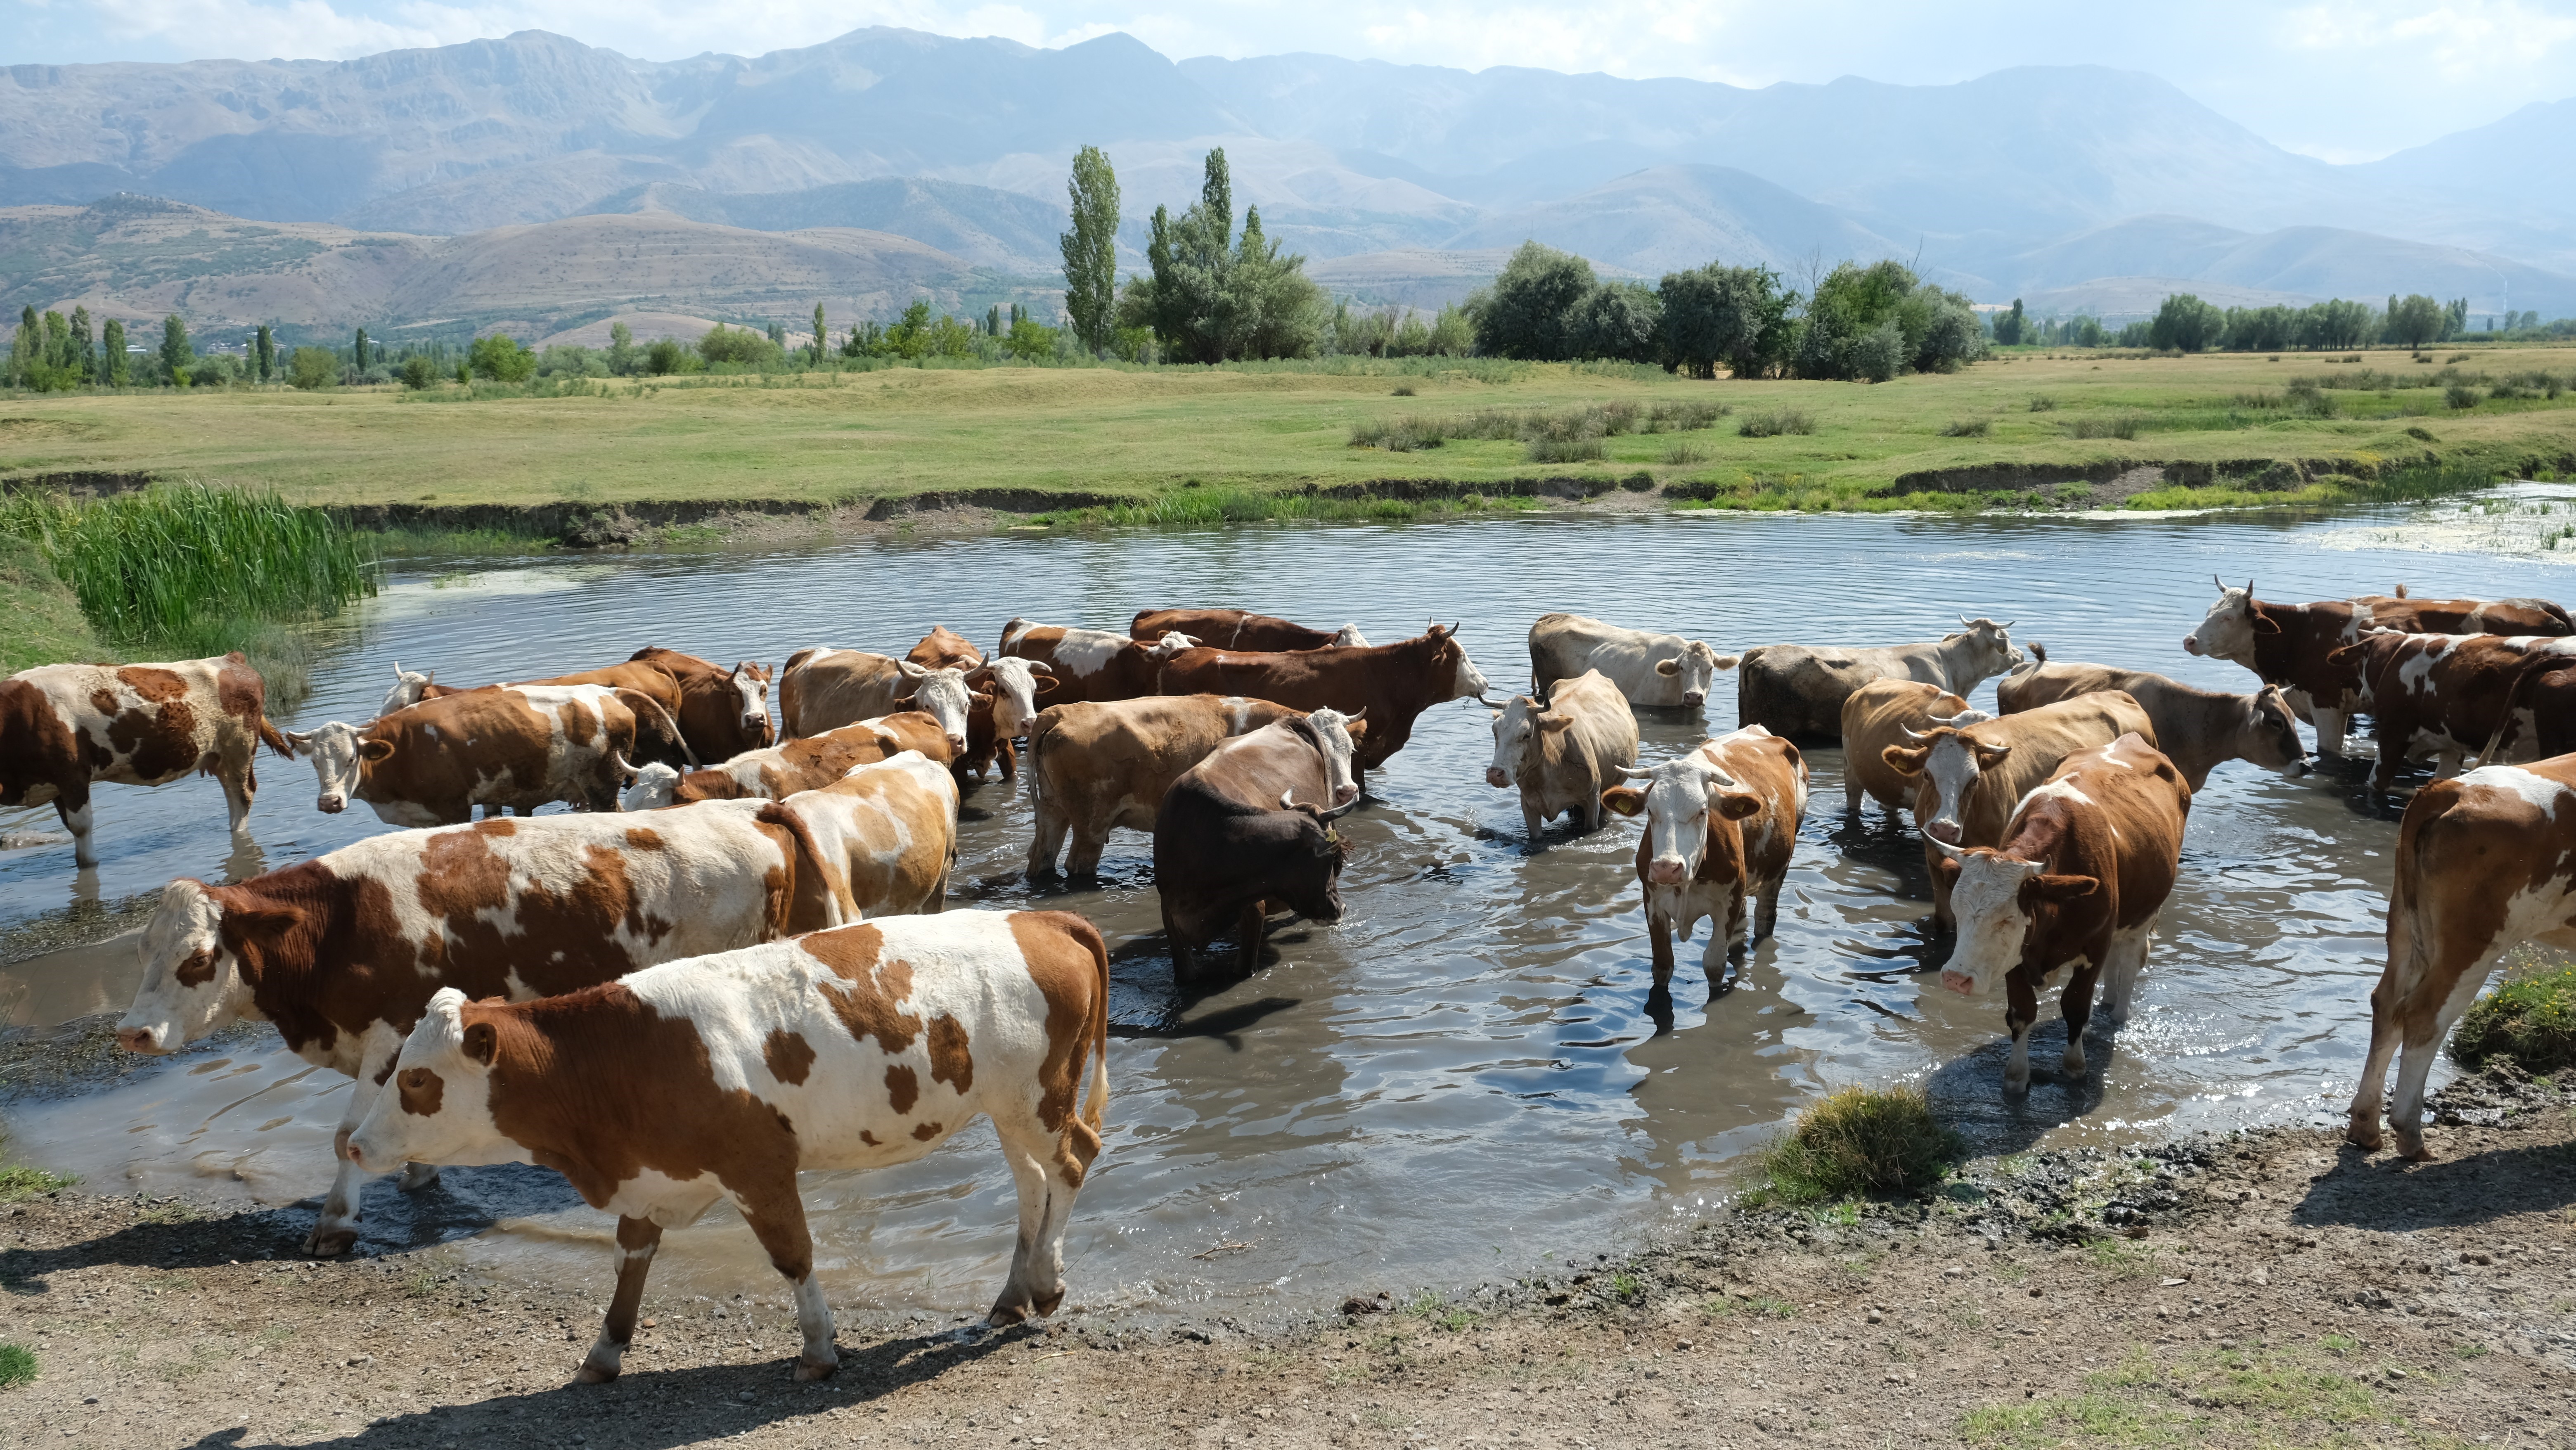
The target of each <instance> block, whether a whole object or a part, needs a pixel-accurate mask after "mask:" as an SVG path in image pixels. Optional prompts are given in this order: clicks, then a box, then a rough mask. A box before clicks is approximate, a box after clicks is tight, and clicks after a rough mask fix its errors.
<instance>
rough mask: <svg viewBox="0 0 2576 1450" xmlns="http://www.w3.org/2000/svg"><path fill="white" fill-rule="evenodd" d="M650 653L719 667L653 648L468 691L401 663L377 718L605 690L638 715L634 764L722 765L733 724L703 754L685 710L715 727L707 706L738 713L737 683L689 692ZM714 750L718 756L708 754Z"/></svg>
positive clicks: (764, 721)
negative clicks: (447, 703)
mask: <svg viewBox="0 0 2576 1450" xmlns="http://www.w3.org/2000/svg"><path fill="white" fill-rule="evenodd" d="M647 654H660V655H667V656H669V657H670V659H671V660H675V661H676V660H686V661H688V663H690V664H692V665H696V666H699V667H701V668H703V669H706V670H713V669H714V668H715V667H714V666H713V665H709V664H707V662H706V661H704V660H699V659H691V658H690V657H689V656H687V655H673V654H671V652H670V651H668V650H651V649H647V650H644V651H641V652H639V653H638V655H637V656H636V658H634V659H631V660H627V661H625V662H624V663H621V664H614V665H609V666H607V667H605V668H603V669H596V670H581V671H577V672H575V673H572V674H568V675H550V676H548V677H546V678H544V679H538V680H512V681H509V682H507V683H505V684H502V685H498V686H494V685H481V686H464V685H442V684H439V683H437V682H436V681H435V680H434V679H432V678H431V676H430V675H429V674H422V673H416V672H414V671H410V670H406V669H404V668H403V667H402V662H401V661H400V660H396V661H395V662H394V684H393V688H391V689H389V690H387V691H386V692H385V698H384V702H383V703H382V704H380V705H378V706H377V707H376V718H377V719H379V720H381V719H383V718H384V717H385V716H387V715H391V714H393V713H394V712H395V711H397V710H403V709H408V708H410V707H411V706H413V705H417V704H420V703H422V702H424V701H428V700H444V699H447V698H449V697H451V696H455V695H462V694H466V693H469V691H470V690H472V689H486V690H488V689H521V688H525V687H527V686H530V685H602V686H605V687H607V688H609V689H612V690H616V691H619V692H621V693H620V695H619V697H618V698H619V701H620V702H621V703H622V704H624V705H625V706H626V707H627V709H629V710H630V711H632V712H634V715H635V743H634V745H633V747H632V748H630V749H628V750H627V751H626V758H627V760H628V761H629V762H630V763H632V764H637V765H643V764H650V763H652V762H654V761H660V762H662V763H664V764H667V765H672V766H676V767H679V768H682V769H687V770H695V769H697V767H698V764H699V762H700V761H701V760H722V759H724V758H725V757H726V756H729V755H733V754H735V753H736V748H735V742H736V741H737V740H739V739H741V738H743V736H742V733H741V732H739V731H737V730H736V729H735V728H734V727H733V726H732V725H730V724H724V728H723V730H722V733H721V734H716V735H709V736H707V738H706V739H705V742H704V748H703V749H702V748H701V747H700V745H699V744H697V743H695V742H693V741H692V740H691V738H690V736H689V733H688V732H687V731H686V730H685V729H683V728H682V726H681V723H680V717H681V714H682V711H683V710H684V709H690V708H694V709H695V713H694V714H693V715H692V718H693V719H695V720H697V721H698V723H699V724H700V726H701V727H702V729H703V728H705V727H707V725H708V723H709V722H708V716H707V710H706V707H707V706H708V705H709V704H710V703H713V704H715V705H716V706H717V707H718V708H719V709H720V710H731V709H734V708H736V707H737V706H738V704H739V701H740V698H741V697H740V695H739V694H738V692H737V691H736V689H735V686H734V685H733V683H732V682H731V681H730V680H728V679H726V677H724V676H721V675H719V676H716V677H715V679H716V680H718V681H723V683H721V684H720V685H719V684H715V683H712V682H710V681H709V680H706V679H700V678H696V677H693V683H692V684H690V685H688V686H686V687H684V686H683V683H682V681H681V678H680V676H678V675H676V674H673V673H672V668H673V666H671V665H670V664H668V663H665V662H662V661H646V660H645V659H644V658H643V656H644V655H647ZM762 688H763V689H766V688H767V680H766V677H765V676H764V678H763V680H762ZM713 689H721V690H722V692H723V695H724V699H723V700H721V701H712V702H711V701H709V700H708V699H707V695H708V692H709V691H710V690H713ZM719 723H722V722H719ZM768 724H769V717H768V715H767V714H766V712H765V709H764V713H763V714H762V715H761V717H760V726H761V729H762V730H766V729H767V728H768ZM754 733H757V732H754ZM765 743H766V739H765V737H763V738H760V739H754V740H753V741H752V745H759V744H765ZM740 748H741V749H750V748H751V746H750V745H745V746H741V747H740ZM708 751H712V752H713V753H712V754H710V753H707V752H708Z"/></svg>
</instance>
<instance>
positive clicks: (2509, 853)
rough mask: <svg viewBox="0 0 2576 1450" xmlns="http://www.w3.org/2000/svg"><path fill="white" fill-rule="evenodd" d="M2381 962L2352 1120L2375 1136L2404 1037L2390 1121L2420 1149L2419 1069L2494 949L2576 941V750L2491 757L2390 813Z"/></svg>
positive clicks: (2427, 1066)
mask: <svg viewBox="0 0 2576 1450" xmlns="http://www.w3.org/2000/svg"><path fill="white" fill-rule="evenodd" d="M2396 868H2397V869H2396V875H2395V878H2394V879H2393V880H2392V881H2391V883H2390V885H2389V890H2388V964H2387V966H2386V967H2384V968H2383V969H2382V970H2381V971H2380V974H2379V985H2378V986H2377V987H2375V988H2373V989H2372V990H2371V993H2370V1055H2369V1057H2368V1058H2367V1059H2366V1060H2365V1061H2364V1062H2363V1063H2362V1069H2361V1084H2360V1088H2359V1090H2358V1091H2357V1092H2355V1093H2354V1094H2353V1099H2352V1121H2351V1126H2350V1127H2349V1129H2348V1130H2347V1133H2346V1136H2348V1137H2349V1138H2350V1139H2351V1140H2352V1141H2353V1142H2354V1143H2356V1144H2358V1145H2360V1146H2361V1147H2364V1148H2377V1147H2378V1146H2379V1108H2380V1102H2381V1095H2382V1094H2383V1093H2384V1092H2385V1091H2386V1090H2387V1082H2388V1064H2389V1060H2390V1059H2391V1058H2393V1057H2395V1056H2396V1055H2397V1051H2398V1049H2399V1048H2400V1047H2401V1046H2402V1047H2404V1048H2405V1060H2404V1062H2403V1063H2402V1064H2401V1066H2400V1067H2399V1069H2398V1074H2397V1100H2396V1102H2394V1103H2392V1104H2390V1105H2389V1111H2388V1121H2389V1125H2390V1126H2391V1127H2394V1128H2395V1129H2396V1130H2397V1151H2398V1152H2399V1153H2400V1154H2402V1155H2404V1156H2406V1157H2408V1158H2424V1157H2428V1156H2430V1155H2429V1154H2428V1153H2427V1152H2426V1151H2425V1147H2424V1079H2425V1076H2426V1074H2428V1073H2429V1072H2431V1071H2432V1067H2433V1059H2434V1057H2435V1056H2436V1055H2438V1054H2439V1053H2440V1052H2441V1050H2442V1042H2443V1040H2444V1039H2445V1038H2447V1037H2449V1036H2450V1033H2451V1028H2452V1026H2453V1024H2455V1023H2457V1022H2458V1021H2459V1020H2460V1014H2461V1013H2463V1012H2466V1011H2467V1010H2468V1008H2469V1004H2470V1003H2471V1002H2473V1001H2475V1000H2477V995H2478V989H2479V988H2480V987H2481V986H2483V985H2485V983H2486V980H2487V975H2488V973H2490V972H2491V971H2493V970H2494V968H2495V963H2496V958H2497V957H2498V956H2500V955H2501V954H2502V953H2503V952H2505V951H2506V950H2507V949H2509V948H2511V947H2513V946H2515V945H2517V944H2519V943H2521V942H2526V941H2536V942H2540V943H2542V944H2544V945H2547V946H2553V947H2558V948H2560V949H2562V950H2564V949H2576V755H2560V756H2554V757H2552V758H2550V759H2548V760H2542V761H2535V762H2533V763H2532V764H2529V765H2489V766H2482V767H2480V768H2479V769H2476V770H2472V771H2470V772H2468V773H2467V774H2465V775H2461V776H2457V777H2455V778H2453V779H2450V780H2437V781H2434V782H2432V783H2430V784H2428V785H2426V786H2425V787H2424V788H2423V789H2422V790H2420V791H2417V792H2416V793H2415V798H2414V799H2413V800H2411V801H2408V802H2407V803H2406V814H2405V815H2404V817H2402V818H2401V819H2400V820H2399V821H2398V823H2397V860H2396Z"/></svg>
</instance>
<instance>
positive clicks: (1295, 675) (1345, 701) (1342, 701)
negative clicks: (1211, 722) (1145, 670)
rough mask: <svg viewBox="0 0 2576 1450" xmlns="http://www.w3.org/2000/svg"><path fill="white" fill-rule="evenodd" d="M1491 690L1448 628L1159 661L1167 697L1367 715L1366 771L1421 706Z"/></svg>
mask: <svg viewBox="0 0 2576 1450" xmlns="http://www.w3.org/2000/svg"><path fill="white" fill-rule="evenodd" d="M1491 688H1493V687H1492V685H1491V684H1490V683H1488V682H1487V680H1486V679H1485V676H1484V673H1483V672H1482V671H1480V670H1478V669H1477V668H1476V664H1475V661H1473V660H1470V659H1469V658H1467V651H1466V649H1465V647H1463V646H1461V645H1460V644H1459V643H1458V638H1457V627H1456V626H1455V625H1448V626H1443V625H1437V624H1435V625H1433V626H1431V627H1430V629H1429V630H1427V631H1425V632H1424V633H1422V634H1418V635H1416V636H1414V637H1413V638H1411V639H1408V640H1400V641H1398V642H1396V643H1394V644H1382V645H1371V646H1368V647H1366V648H1360V647H1351V648H1346V649H1345V648H1334V649H1316V650H1299V651H1294V652H1289V653H1255V652H1249V651H1236V650H1221V649H1189V650H1184V651H1182V652H1181V653H1179V654H1177V655H1174V656H1173V657H1172V659H1171V661H1170V662H1169V663H1167V664H1165V665H1164V666H1163V678H1162V693H1164V694H1166V695H1197V694H1204V695H1249V696H1251V697H1252V698H1254V699H1256V700H1270V701H1273V702H1276V703H1278V704H1281V705H1286V706H1289V707H1290V708H1292V709H1298V710H1339V711H1341V712H1342V713H1343V714H1346V715H1349V716H1351V717H1352V718H1354V719H1356V718H1358V717H1360V716H1361V715H1366V716H1367V717H1368V725H1369V728H1368V738H1367V739H1366V740H1364V741H1362V742H1360V755H1359V769H1360V770H1362V771H1371V770H1375V769H1377V768H1378V767H1379V766H1381V765H1384V764H1386V761H1387V757H1389V756H1391V755H1393V754H1395V753H1396V752H1397V751H1399V750H1402V749H1403V748H1404V743H1405V742H1406V741H1408V740H1410V739H1412V738H1413V722H1414V720H1415V719H1416V718H1417V717H1419V716H1420V715H1421V714H1422V712H1423V711H1425V710H1428V709H1430V708H1431V707H1432V706H1434V705H1443V704H1447V703H1448V702H1449V701H1451V700H1474V699H1481V698H1483V696H1484V694H1485V692H1486V691H1487V690H1489V689H1491Z"/></svg>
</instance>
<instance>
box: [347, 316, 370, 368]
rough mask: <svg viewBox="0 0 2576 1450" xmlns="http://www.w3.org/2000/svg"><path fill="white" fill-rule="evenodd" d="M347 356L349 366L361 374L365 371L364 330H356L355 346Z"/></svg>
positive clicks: (365, 333) (365, 336)
mask: <svg viewBox="0 0 2576 1450" xmlns="http://www.w3.org/2000/svg"><path fill="white" fill-rule="evenodd" d="M349 355H350V361H351V365H352V366H354V367H355V368H356V369H357V370H358V371H359V372H362V373H363V372H365V371H366V370H367V330H366V329H365V328H363V327H361V328H359V329H358V341H357V345H356V346H355V347H353V348H351V349H350V354H349Z"/></svg>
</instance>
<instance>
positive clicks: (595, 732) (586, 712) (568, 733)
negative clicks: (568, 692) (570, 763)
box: [555, 700, 599, 747]
mask: <svg viewBox="0 0 2576 1450" xmlns="http://www.w3.org/2000/svg"><path fill="white" fill-rule="evenodd" d="M555 713H556V715H557V717H558V718H560V719H561V720H562V721H563V733H564V740H565V741H566V742H567V743H569V744H573V745H579V746H585V747H586V746H588V745H589V744H590V742H592V741H594V740H596V739H598V738H599V720H598V718H597V717H596V716H594V715H592V714H591V711H590V706H588V705H586V704H584V703H583V702H581V701H579V700H568V701H566V702H564V705H563V706H562V708H561V709H559V710H557V711H556V712H555Z"/></svg>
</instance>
